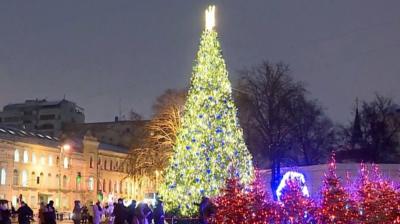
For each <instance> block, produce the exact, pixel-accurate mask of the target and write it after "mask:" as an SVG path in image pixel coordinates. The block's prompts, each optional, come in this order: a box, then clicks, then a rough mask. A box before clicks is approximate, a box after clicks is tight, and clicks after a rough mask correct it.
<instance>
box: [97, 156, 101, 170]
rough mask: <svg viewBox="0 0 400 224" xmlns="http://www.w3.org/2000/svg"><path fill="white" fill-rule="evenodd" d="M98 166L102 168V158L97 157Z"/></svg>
mask: <svg viewBox="0 0 400 224" xmlns="http://www.w3.org/2000/svg"><path fill="white" fill-rule="evenodd" d="M97 168H101V158H98V159H97Z"/></svg>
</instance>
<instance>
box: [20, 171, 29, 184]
mask: <svg viewBox="0 0 400 224" xmlns="http://www.w3.org/2000/svg"><path fill="white" fill-rule="evenodd" d="M21 184H22V186H23V187H27V186H28V173H27V172H26V170H23V171H22V181H21Z"/></svg>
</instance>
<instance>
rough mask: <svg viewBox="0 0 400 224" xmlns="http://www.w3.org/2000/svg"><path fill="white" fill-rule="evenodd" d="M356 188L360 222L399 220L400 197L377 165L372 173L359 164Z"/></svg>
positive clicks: (390, 221)
mask: <svg viewBox="0 0 400 224" xmlns="http://www.w3.org/2000/svg"><path fill="white" fill-rule="evenodd" d="M357 190H358V197H359V203H358V209H359V221H360V222H361V223H384V224H386V223H387V224H389V223H396V222H398V221H399V220H400V209H399V203H400V197H399V194H398V192H396V189H395V188H394V187H393V185H392V184H391V183H390V182H388V181H387V180H384V179H383V178H382V175H381V173H380V172H379V169H378V167H377V166H374V169H373V172H372V175H369V172H368V169H367V167H366V166H365V165H364V164H361V172H360V184H359V188H358V189H357Z"/></svg>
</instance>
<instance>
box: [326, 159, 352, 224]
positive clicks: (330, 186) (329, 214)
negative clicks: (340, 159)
mask: <svg viewBox="0 0 400 224" xmlns="http://www.w3.org/2000/svg"><path fill="white" fill-rule="evenodd" d="M356 218H357V211H356V209H355V207H354V202H353V201H352V200H351V199H350V196H349V194H348V193H347V191H346V190H345V189H344V187H343V186H342V185H341V183H340V180H339V178H338V176H337V175H336V161H335V156H334V155H332V158H331V162H330V163H329V168H328V173H326V174H325V178H324V185H323V188H322V201H321V204H320V206H319V211H318V221H319V222H320V223H327V224H328V223H332V224H334V223H352V222H353V221H354V220H355V219H356Z"/></svg>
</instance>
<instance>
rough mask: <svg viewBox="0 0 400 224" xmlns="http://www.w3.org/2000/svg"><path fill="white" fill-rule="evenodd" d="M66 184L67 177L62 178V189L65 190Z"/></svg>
mask: <svg viewBox="0 0 400 224" xmlns="http://www.w3.org/2000/svg"><path fill="white" fill-rule="evenodd" d="M67 184H68V179H67V176H65V175H64V176H63V188H64V189H65V188H67Z"/></svg>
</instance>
